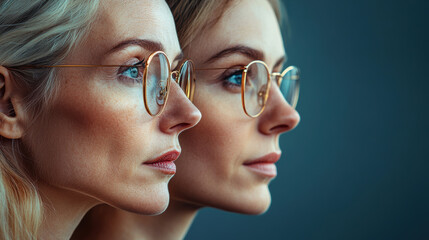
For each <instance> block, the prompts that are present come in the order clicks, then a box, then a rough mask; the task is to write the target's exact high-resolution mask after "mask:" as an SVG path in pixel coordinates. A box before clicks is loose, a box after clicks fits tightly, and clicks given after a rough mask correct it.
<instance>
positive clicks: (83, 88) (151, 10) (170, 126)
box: [23, 0, 201, 214]
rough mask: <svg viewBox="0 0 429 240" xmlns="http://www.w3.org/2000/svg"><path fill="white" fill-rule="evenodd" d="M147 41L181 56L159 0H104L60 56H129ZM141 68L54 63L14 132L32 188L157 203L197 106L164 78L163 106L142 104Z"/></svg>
mask: <svg viewBox="0 0 429 240" xmlns="http://www.w3.org/2000/svg"><path fill="white" fill-rule="evenodd" d="M154 51H164V52H165V53H166V56H167V57H168V58H169V59H170V62H171V63H172V68H174V67H175V66H176V65H177V64H178V61H179V59H180V56H181V49H180V46H179V43H178V40H177V35H176V31H175V27H174V21H173V18H172V15H171V12H170V10H169V8H168V6H167V5H166V3H165V2H164V1H149V0H129V1H114V0H108V1H102V2H101V6H100V9H99V11H98V15H97V19H96V21H95V22H94V24H93V26H92V29H91V32H90V34H88V36H87V37H86V38H85V39H84V41H83V42H82V43H81V44H79V45H78V46H77V47H76V48H75V49H74V50H73V51H72V54H71V55H70V56H68V57H67V58H66V59H65V60H64V64H92V65H128V66H130V65H133V64H137V63H139V62H142V61H143V62H144V61H145V60H147V59H148V57H149V56H150V54H151V53H153V52H154ZM141 69H143V68H135V67H90V68H85V67H73V68H60V69H59V70H58V81H59V90H58V94H57V97H56V98H55V99H54V100H53V101H52V102H51V103H50V104H49V106H48V107H47V109H46V110H45V111H43V113H42V114H41V117H39V118H37V119H36V120H35V121H34V123H33V124H32V125H31V128H29V130H28V133H27V134H26V135H25V136H24V137H23V143H24V145H25V146H27V147H28V149H29V154H30V156H31V157H32V161H33V165H32V171H33V172H34V175H35V176H36V177H37V179H38V185H39V186H40V189H41V190H42V191H44V192H45V193H47V192H53V191H55V192H56V194H52V196H53V195H55V198H59V199H61V198H64V201H68V202H71V201H74V200H76V201H87V202H88V205H94V204H96V203H99V202H105V203H108V204H110V205H112V206H115V207H118V208H121V209H125V210H129V211H133V212H138V213H143V214H156V213H159V212H162V211H163V210H164V209H165V208H166V206H167V204H168V200H169V194H168V189H167V183H168V182H169V180H170V178H171V177H172V176H173V175H174V173H175V167H174V163H173V161H174V160H175V159H176V158H177V157H178V155H179V154H180V152H181V147H180V145H179V141H178V136H179V134H180V133H181V132H182V131H184V130H186V129H188V128H190V127H193V126H194V125H195V124H196V123H197V122H198V121H199V119H200V117H201V115H200V113H199V111H198V110H197V109H196V108H195V107H194V106H193V105H192V103H191V102H190V101H189V100H188V99H187V98H186V96H185V95H184V94H183V92H182V91H181V89H180V88H179V86H178V85H177V84H176V83H173V82H172V83H171V86H170V91H169V97H168V102H167V103H166V105H165V108H164V110H163V112H162V113H161V114H160V115H159V116H155V117H154V116H151V115H150V114H148V111H147V109H146V108H145V105H144V103H145V101H144V100H143V90H142V89H143V88H142V84H143V78H142V75H143V74H142V72H139V71H143V70H141ZM58 193H61V194H58ZM65 199H67V200H65Z"/></svg>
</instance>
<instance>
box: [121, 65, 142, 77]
mask: <svg viewBox="0 0 429 240" xmlns="http://www.w3.org/2000/svg"><path fill="white" fill-rule="evenodd" d="M121 74H122V75H125V76H127V77H129V78H138V77H139V69H138V67H129V68H127V69H126V70H125V71H123V72H122V73H121Z"/></svg>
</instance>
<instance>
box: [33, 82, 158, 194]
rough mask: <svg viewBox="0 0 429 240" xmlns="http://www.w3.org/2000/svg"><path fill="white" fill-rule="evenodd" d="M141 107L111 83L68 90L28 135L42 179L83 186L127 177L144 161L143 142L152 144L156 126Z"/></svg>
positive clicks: (61, 91) (89, 186)
mask: <svg viewBox="0 0 429 240" xmlns="http://www.w3.org/2000/svg"><path fill="white" fill-rule="evenodd" d="M141 105H142V104H139V103H138V99H136V100H130V99H129V95H128V98H126V97H125V95H121V94H120V92H119V93H118V91H117V89H113V88H111V87H100V86H99V85H90V84H86V85H85V83H82V82H81V83H80V85H79V86H76V85H74V86H65V87H64V88H62V89H61V90H60V94H59V97H58V98H57V99H56V101H55V102H54V103H53V104H52V105H51V107H50V108H49V112H47V113H46V114H45V115H44V116H43V118H41V119H39V120H37V121H36V123H35V125H34V126H32V132H31V134H29V139H27V142H28V145H29V146H30V152H31V156H32V159H33V161H34V165H35V169H34V171H35V173H36V175H38V176H37V177H39V178H40V179H41V180H42V181H45V182H47V183H49V184H51V183H53V184H57V185H58V186H62V187H67V188H74V189H79V188H80V190H82V189H88V188H94V187H97V184H105V181H106V179H109V178H110V180H121V181H125V180H126V179H127V178H129V176H131V175H132V173H133V171H135V168H137V166H138V161H141V160H143V159H144V157H145V156H144V152H141V151H142V150H144V148H143V147H142V146H149V145H148V143H145V142H144V141H145V139H146V141H147V138H148V137H147V136H148V135H150V133H151V132H152V131H153V129H154V128H155V127H154V126H152V125H151V124H152V123H151V122H149V121H148V119H145V118H144V117H143V116H145V115H144V113H143V111H141V110H140V109H141ZM143 110H144V108H143ZM142 155H143V156H142ZM132 156H138V157H139V158H138V159H136V157H134V158H133V157H132ZM103 182H104V183H103Z"/></svg>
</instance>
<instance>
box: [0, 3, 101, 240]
mask: <svg viewBox="0 0 429 240" xmlns="http://www.w3.org/2000/svg"><path fill="white" fill-rule="evenodd" d="M97 9H98V0H97V1H96V0H91V1H87V0H50V1H47V0H27V1H16V0H0V66H4V67H6V68H8V69H10V70H11V71H10V73H11V76H12V78H11V79H12V80H13V82H14V84H16V86H19V87H22V88H23V89H25V90H26V92H27V95H26V98H25V99H24V104H25V110H26V111H28V113H29V114H30V116H31V118H33V119H34V118H36V117H37V116H39V115H40V112H43V109H44V107H46V106H47V104H48V103H49V101H52V100H53V99H54V98H55V92H56V89H57V88H58V81H56V79H57V78H56V73H57V70H56V69H55V68H39V69H24V68H23V69H19V68H13V67H16V66H21V65H54V64H58V63H60V62H61V61H63V60H64V59H65V57H66V56H67V55H68V54H69V53H70V52H71V50H72V49H73V47H74V46H75V45H76V44H78V43H79V42H80V41H81V40H82V39H83V38H84V37H85V35H86V34H88V32H89V31H90V23H91V21H93V20H94V19H95V15H96V12H97ZM10 114H14V113H13V112H12V113H10ZM0 142H1V145H0V239H3V240H15V239H37V232H38V228H39V225H40V223H41V219H42V215H43V207H42V201H41V199H40V196H39V194H38V191H37V188H36V186H35V185H34V180H33V179H32V177H31V174H30V173H29V172H28V171H27V170H26V169H27V168H26V164H24V161H27V162H30V161H29V160H26V159H25V156H24V155H25V154H23V152H22V151H21V150H23V148H24V147H23V146H21V145H22V143H21V141H20V140H19V139H18V140H11V139H6V138H4V137H1V136H0ZM27 164H28V163H27Z"/></svg>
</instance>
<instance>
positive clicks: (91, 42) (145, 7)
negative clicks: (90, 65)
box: [84, 0, 180, 57]
mask: <svg viewBox="0 0 429 240" xmlns="http://www.w3.org/2000/svg"><path fill="white" fill-rule="evenodd" d="M97 14H98V15H97V18H96V20H95V22H94V23H93V26H92V29H91V32H90V34H89V36H88V37H87V39H86V41H85V42H84V45H85V47H86V49H87V51H88V52H90V53H91V54H92V55H97V54H102V53H105V52H107V50H108V49H111V48H112V47H113V46H114V45H115V44H117V43H119V42H121V41H123V40H127V39H146V40H152V41H154V42H160V43H161V44H162V45H163V46H164V48H165V49H164V50H165V52H166V54H167V55H168V56H169V57H173V55H176V54H177V53H178V52H180V45H179V42H178V39H177V34H176V29H175V25H174V19H173V17H172V14H171V12H170V9H169V8H168V5H167V4H166V3H165V1H159V0H103V1H101V3H100V9H99V11H98V13H97Z"/></svg>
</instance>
